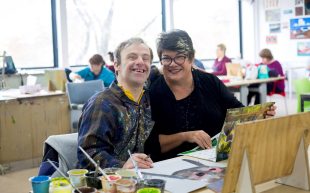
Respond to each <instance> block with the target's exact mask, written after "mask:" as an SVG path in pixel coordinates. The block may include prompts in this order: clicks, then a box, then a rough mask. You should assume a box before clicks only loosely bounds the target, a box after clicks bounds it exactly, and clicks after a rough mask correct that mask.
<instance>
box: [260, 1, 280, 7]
mask: <svg viewBox="0 0 310 193" xmlns="http://www.w3.org/2000/svg"><path fill="white" fill-rule="evenodd" d="M264 6H265V9H269V8H278V6H279V0H265V1H264Z"/></svg>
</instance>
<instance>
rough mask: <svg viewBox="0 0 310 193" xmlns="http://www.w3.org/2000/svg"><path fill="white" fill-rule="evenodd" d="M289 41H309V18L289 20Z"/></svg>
mask: <svg viewBox="0 0 310 193" xmlns="http://www.w3.org/2000/svg"><path fill="white" fill-rule="evenodd" d="M290 36H291V39H310V17H307V18H296V19H291V20H290Z"/></svg>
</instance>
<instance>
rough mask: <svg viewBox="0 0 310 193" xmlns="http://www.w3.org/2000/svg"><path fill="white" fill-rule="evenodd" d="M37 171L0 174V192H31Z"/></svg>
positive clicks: (292, 103)
mask: <svg viewBox="0 0 310 193" xmlns="http://www.w3.org/2000/svg"><path fill="white" fill-rule="evenodd" d="M267 100H268V101H274V102H276V106H277V116H283V115H286V111H285V100H284V98H283V97H282V96H272V97H268V98H267ZM296 105H297V100H296V97H295V96H293V98H292V99H288V97H287V107H288V114H294V113H296ZM37 172H38V168H31V169H26V170H21V171H16V172H11V173H7V174H5V175H2V176H1V175H0V192H1V193H22V192H29V190H31V184H30V183H29V181H28V179H29V177H31V176H34V175H36V174H37ZM16 182H17V183H16ZM8 187H9V188H8Z"/></svg>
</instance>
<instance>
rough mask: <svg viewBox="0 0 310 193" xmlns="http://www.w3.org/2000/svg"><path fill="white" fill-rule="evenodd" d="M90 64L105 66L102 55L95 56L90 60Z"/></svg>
mask: <svg viewBox="0 0 310 193" xmlns="http://www.w3.org/2000/svg"><path fill="white" fill-rule="evenodd" d="M89 63H90V64H102V65H105V61H104V59H103V57H102V56H101V55H100V54H95V55H93V56H92V57H91V58H90V59H89Z"/></svg>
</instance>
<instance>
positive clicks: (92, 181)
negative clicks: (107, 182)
mask: <svg viewBox="0 0 310 193" xmlns="http://www.w3.org/2000/svg"><path fill="white" fill-rule="evenodd" d="M85 176H86V184H87V186H88V187H93V188H96V189H98V190H99V189H102V184H101V180H100V178H101V176H102V174H101V173H97V176H96V177H95V172H94V171H93V172H88V173H87V174H86V175H85Z"/></svg>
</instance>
